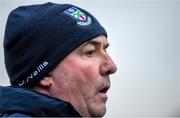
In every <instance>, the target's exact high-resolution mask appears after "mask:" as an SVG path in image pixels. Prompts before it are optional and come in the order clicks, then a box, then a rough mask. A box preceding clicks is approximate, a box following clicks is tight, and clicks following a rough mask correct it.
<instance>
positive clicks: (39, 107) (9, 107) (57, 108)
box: [0, 87, 80, 117]
mask: <svg viewBox="0 0 180 118" xmlns="http://www.w3.org/2000/svg"><path fill="white" fill-rule="evenodd" d="M0 93H1V94H0V100H1V102H0V112H1V113H13V112H17V113H24V114H28V115H30V116H61V117H68V116H71V117H72V116H73V117H75V116H80V114H79V113H78V112H77V111H76V110H75V109H74V108H73V106H72V105H71V104H69V103H68V102H65V101H63V100H59V99H56V98H53V97H50V96H48V95H45V94H41V93H38V92H35V91H33V90H29V89H25V88H15V87H0Z"/></svg>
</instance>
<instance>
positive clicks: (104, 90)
mask: <svg viewBox="0 0 180 118" xmlns="http://www.w3.org/2000/svg"><path fill="white" fill-rule="evenodd" d="M109 88H110V86H109V85H106V86H104V87H103V88H102V89H101V90H100V91H99V92H100V93H104V94H106V93H107V91H108V90H109Z"/></svg>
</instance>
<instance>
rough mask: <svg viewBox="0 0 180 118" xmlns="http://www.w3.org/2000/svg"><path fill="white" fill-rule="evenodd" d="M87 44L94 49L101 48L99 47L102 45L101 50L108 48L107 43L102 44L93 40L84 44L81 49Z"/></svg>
mask: <svg viewBox="0 0 180 118" xmlns="http://www.w3.org/2000/svg"><path fill="white" fill-rule="evenodd" d="M89 44H90V45H94V46H95V47H97V46H101V45H103V48H108V47H109V43H108V42H107V43H103V44H102V42H101V41H98V40H95V39H93V40H90V41H87V42H85V43H84V44H83V46H82V47H85V46H87V45H89Z"/></svg>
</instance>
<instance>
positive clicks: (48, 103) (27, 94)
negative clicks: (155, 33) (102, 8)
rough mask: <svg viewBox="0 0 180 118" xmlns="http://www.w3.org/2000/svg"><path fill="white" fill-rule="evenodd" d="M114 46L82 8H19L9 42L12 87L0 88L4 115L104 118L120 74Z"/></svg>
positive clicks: (10, 26) (0, 110) (12, 19)
mask: <svg viewBox="0 0 180 118" xmlns="http://www.w3.org/2000/svg"><path fill="white" fill-rule="evenodd" d="M108 46H109V44H108V41H107V34H106V31H105V30H104V28H103V27H102V26H101V25H100V24H99V22H98V21H97V20H96V19H95V18H94V17H93V16H92V15H91V14H90V13H88V12H87V11H85V10H83V9H81V8H79V7H77V6H73V5H69V4H55V3H46V4H39V5H31V6H22V7H19V8H17V9H15V10H13V11H12V12H11V13H10V15H9V17H8V21H7V25H6V31H5V39H4V53H5V64H6V69H7V72H8V75H9V78H10V82H11V85H12V86H11V87H1V88H0V93H1V94H0V99H1V103H0V116H12V117H13V116H65V117H67V116H78V117H80V116H96V117H101V116H103V115H104V114H105V112H106V100H107V91H108V89H109V88H110V78H109V75H110V74H113V73H115V72H116V65H115V64H114V63H113V61H112V59H111V58H110V57H109V55H108V54H107V52H106V49H107V47H108Z"/></svg>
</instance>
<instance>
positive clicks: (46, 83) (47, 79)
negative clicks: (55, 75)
mask: <svg viewBox="0 0 180 118" xmlns="http://www.w3.org/2000/svg"><path fill="white" fill-rule="evenodd" d="M52 83H53V81H52V77H51V75H47V76H45V77H44V78H43V79H42V80H40V82H39V84H40V85H41V86H43V87H50V86H51V85H52Z"/></svg>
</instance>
